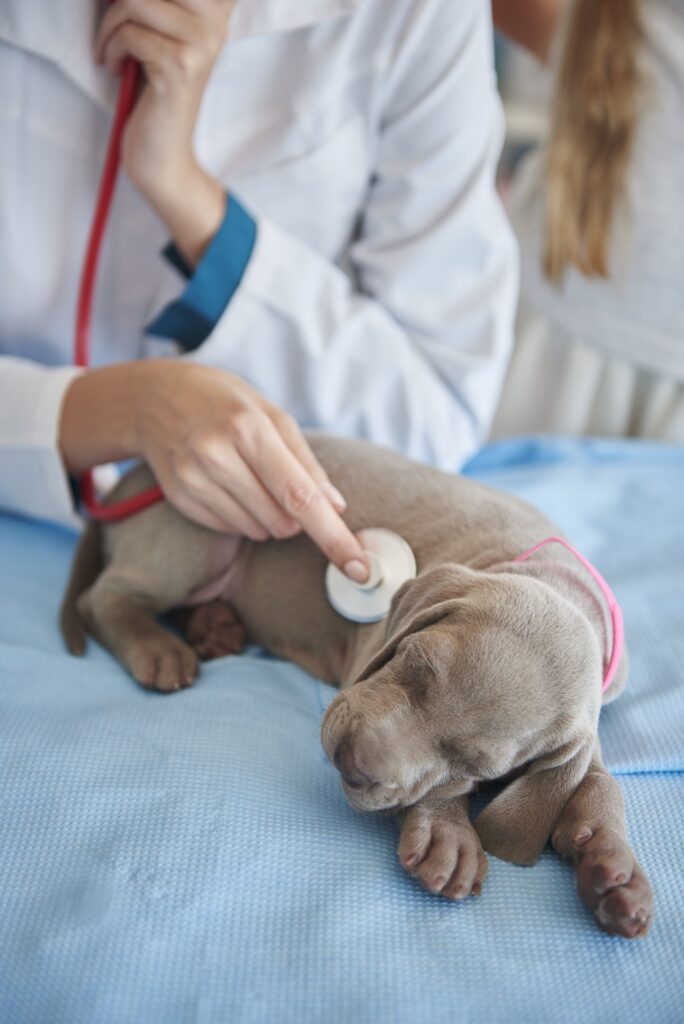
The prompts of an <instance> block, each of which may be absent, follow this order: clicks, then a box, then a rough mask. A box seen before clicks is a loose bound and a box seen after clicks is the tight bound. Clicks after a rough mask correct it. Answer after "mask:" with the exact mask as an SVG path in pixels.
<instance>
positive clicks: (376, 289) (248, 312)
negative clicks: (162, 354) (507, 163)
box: [192, 0, 518, 470]
mask: <svg viewBox="0 0 684 1024" xmlns="http://www.w3.org/2000/svg"><path fill="white" fill-rule="evenodd" d="M415 10H416V11H417V12H418V13H416V18H415V23H414V24H412V25H411V26H409V31H407V33H406V38H405V40H404V42H403V43H402V45H401V47H400V50H399V52H398V53H397V54H396V56H395V59H394V60H393V62H392V66H391V68H390V69H389V70H388V72H387V74H385V75H384V76H383V78H382V83H381V88H382V91H383V95H382V103H381V105H380V106H381V109H380V114H379V117H380V119H381V126H380V128H379V130H378V136H379V138H378V140H377V153H376V158H375V161H374V168H373V174H372V177H371V179H370V182H369V193H368V197H367V202H366V203H365V205H364V209H363V215H362V220H361V222H360V225H359V231H358V236H357V237H356V240H355V241H354V242H353V243H352V245H351V249H350V255H351V267H350V271H351V273H350V274H347V273H345V272H344V271H343V270H342V269H340V267H338V266H336V265H335V264H333V263H332V262H330V261H329V260H328V259H326V258H325V257H323V256H322V255H321V254H320V253H318V252H317V251H315V249H314V248H313V247H312V246H311V245H309V244H306V243H304V242H303V241H302V240H300V239H298V238H297V237H295V235H294V234H292V233H288V232H287V231H285V230H283V229H282V228H281V227H279V226H278V224H276V223H274V222H273V221H272V220H269V219H267V218H265V217H260V216H259V215H258V211H254V210H252V211H251V212H252V214H253V215H254V216H255V219H256V222H257V233H256V244H255V247H254V252H253V255H252V258H251V260H250V262H249V264H248V265H247V268H246V270H245V273H244V276H243V278H242V282H241V284H240V287H239V288H238V289H237V291H236V293H235V295H234V296H233V299H232V301H231V302H230V303H229V305H228V306H227V308H226V311H225V313H224V314H223V315H222V316H221V317H220V319H219V320H218V322H217V324H216V326H215V328H214V330H213V331H212V332H211V334H210V335H209V337H208V339H207V341H206V342H205V344H204V345H202V346H201V348H200V349H199V350H198V351H197V352H195V353H194V354H193V356H192V358H195V359H199V360H201V361H205V362H207V363H210V364H214V365H219V366H224V367H225V368H228V369H230V370H232V371H233V372H235V373H237V374H239V375H241V376H242V377H243V378H245V379H246V380H248V381H250V382H251V383H252V384H253V385H254V386H255V387H256V388H257V389H258V390H259V391H261V392H262V393H263V394H265V395H266V397H268V398H269V399H270V400H271V401H273V402H274V403H276V404H277V405H279V406H281V407H283V408H285V409H287V410H288V411H289V412H291V413H292V414H293V415H295V416H296V417H297V418H298V420H299V421H300V422H301V423H302V424H303V425H305V426H314V427H320V428H324V429H326V428H327V429H330V430H334V431H337V432H339V433H344V434H355V435H358V436H363V437H367V438H370V439H371V440H373V441H375V442H378V443H381V444H386V445H389V446H391V447H395V448H398V449H400V450H402V451H404V452H406V453H407V454H409V455H412V456H414V457H416V458H419V459H424V460H427V461H429V462H431V463H433V464H436V465H438V466H440V467H442V468H444V469H448V470H454V469H457V468H458V467H459V466H460V465H461V464H462V463H463V461H464V459H465V458H467V457H468V456H469V455H470V454H471V453H472V452H473V451H474V450H475V449H476V447H477V446H478V445H479V444H480V443H481V441H482V440H483V439H484V437H485V436H486V433H487V430H488V426H489V424H490V421H491V418H492V416H493V413H494V409H495V405H496V401H497V398H498V394H499V390H500V386H501V382H502V377H503V374H504V371H505V366H506V362H507V358H508V355H509V350H510V346H511V342H512V331H513V318H514V312H515V302H516V292H517V272H518V270H517V250H516V246H515V242H514V239H513V235H512V232H511V230H510V228H509V225H508V222H507V220H506V218H505V215H504V213H503V211H502V208H501V206H500V202H499V199H498V197H497V194H496V190H495V169H496V163H497V159H498V155H499V152H500V147H501V142H502V135H503V130H502V127H503V119H502V113H501V106H500V102H499V98H498V94H497V91H496V83H495V75H494V68H493V55H492V49H493V48H492V31H491V22H490V14H489V11H488V5H487V4H484V3H482V2H481V0H463V2H461V3H459V4H458V5H451V4H430V3H427V2H426V3H424V4H422V5H420V4H417V5H416V8H415ZM455 23H456V24H455Z"/></svg>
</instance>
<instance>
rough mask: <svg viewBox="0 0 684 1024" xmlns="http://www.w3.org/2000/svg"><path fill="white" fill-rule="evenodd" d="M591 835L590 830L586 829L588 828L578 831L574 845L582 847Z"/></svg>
mask: <svg viewBox="0 0 684 1024" xmlns="http://www.w3.org/2000/svg"><path fill="white" fill-rule="evenodd" d="M593 834H594V833H593V832H592V831H591V829H588V828H583V829H581V831H579V832H578V833H577V835H576V836H575V845H576V846H582V845H583V844H584V843H586V842H587V841H588V840H589V839H591V837H592V836H593Z"/></svg>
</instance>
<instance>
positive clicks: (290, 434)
mask: <svg viewBox="0 0 684 1024" xmlns="http://www.w3.org/2000/svg"><path fill="white" fill-rule="evenodd" d="M136 367H137V369H136V383H135V387H136V390H137V394H138V399H137V400H136V401H135V403H134V409H135V410H136V411H135V425H134V430H135V433H136V436H137V440H136V443H135V447H136V450H137V451H139V453H140V455H141V456H142V457H143V458H144V459H145V461H146V462H147V463H148V464H149V465H150V467H151V468H152V470H153V471H154V474H155V476H156V478H157V480H158V481H159V483H160V485H161V487H162V488H163V490H164V494H165V495H166V497H167V498H168V500H169V501H170V502H171V503H172V504H173V505H175V507H176V508H177V509H178V510H179V511H180V512H182V513H183V514H184V515H186V516H188V518H190V519H193V520H194V521H195V522H198V523H201V524H202V525H204V526H208V527H210V528H211V529H215V530H221V531H224V532H228V533H239V534H243V535H245V536H247V537H250V538H251V539H252V540H266V539H267V538H268V537H278V538H286V537H292V536H294V535H295V534H297V533H299V532H300V531H301V530H304V531H305V532H306V533H308V534H309V536H310V537H311V539H312V540H313V541H314V542H315V543H316V544H317V545H318V547H319V548H320V549H321V550H322V551H323V553H324V554H325V555H326V556H327V557H328V559H329V560H330V561H332V562H334V563H335V565H337V566H338V568H340V569H341V570H342V571H343V572H346V574H347V575H348V576H351V577H352V578H353V579H356V580H357V581H359V582H363V581H364V580H365V579H366V578H367V567H366V561H365V556H364V554H363V549H362V548H361V546H360V544H359V542H358V541H357V540H356V538H355V537H354V535H353V534H352V533H351V532H350V530H349V529H348V528H347V527H346V526H345V524H344V523H343V521H342V519H341V518H340V512H342V511H343V510H344V507H345V502H344V499H343V498H342V496H341V495H340V494H339V492H338V491H337V490H336V489H335V488H334V487H333V485H332V484H331V483H330V481H329V480H328V477H327V475H326V473H325V471H324V469H323V468H322V466H321V465H320V464H319V463H318V462H317V460H316V458H315V457H314V455H313V452H312V451H311V449H310V448H309V446H308V444H307V443H306V441H305V439H304V437H303V435H302V433H301V431H300V430H299V427H298V426H297V424H296V423H295V421H294V420H293V419H292V417H291V416H288V415H287V414H286V413H283V412H282V411H281V410H280V409H277V408H276V407H275V406H273V405H271V404H270V403H269V402H267V401H266V400H265V399H264V398H262V397H261V396H260V395H259V394H258V393H257V392H256V391H254V389H253V388H251V387H250V386H249V385H248V384H246V383H245V382H244V381H242V380H240V379H239V378H238V377H235V376H234V375H233V374H231V373H227V372H225V371H223V370H216V369H214V368H212V367H205V366H197V365H195V364H190V363H184V362H181V361H176V360H170V359H169V360H167V359H160V360H144V361H142V362H141V363H138V364H136Z"/></svg>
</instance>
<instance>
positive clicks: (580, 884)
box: [577, 829, 653, 939]
mask: <svg viewBox="0 0 684 1024" xmlns="http://www.w3.org/2000/svg"><path fill="white" fill-rule="evenodd" d="M577 891H578V893H579V895H580V898H581V899H582V901H583V902H584V903H585V904H586V905H587V906H588V907H590V908H591V909H592V910H593V911H594V915H595V917H596V920H597V921H598V923H599V925H600V926H601V928H603V930H604V931H606V932H608V933H609V934H611V935H621V936H623V937H624V938H627V939H633V938H639V937H641V936H643V935H645V934H646V932H647V931H648V928H649V926H650V923H651V917H652V914H653V894H652V892H651V887H650V885H649V883H648V879H647V878H646V876H645V875H644V873H643V871H642V870H641V868H640V867H639V864H638V863H637V860H636V858H635V856H634V854H633V852H632V850H631V849H630V847H629V846H628V845H627V843H626V842H625V841H624V839H622V837H621V836H618V835H616V834H615V833H611V832H609V831H608V830H601V829H599V830H597V831H596V832H595V833H594V834H592V836H591V838H590V839H589V840H586V841H584V842H582V843H581V845H579V846H578V855H577Z"/></svg>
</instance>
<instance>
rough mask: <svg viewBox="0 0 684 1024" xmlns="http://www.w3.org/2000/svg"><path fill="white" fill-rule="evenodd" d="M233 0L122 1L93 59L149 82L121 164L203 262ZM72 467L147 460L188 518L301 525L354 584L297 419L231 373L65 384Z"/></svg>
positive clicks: (179, 365) (158, 371) (260, 529)
mask: <svg viewBox="0 0 684 1024" xmlns="http://www.w3.org/2000/svg"><path fill="white" fill-rule="evenodd" d="M231 7H232V4H231V3H228V2H225V0H223V2H222V0H115V2H114V3H112V4H111V5H110V6H109V7H108V8H107V10H106V12H105V14H104V17H103V19H102V22H101V25H100V29H99V32H98V36H97V40H96V44H95V53H96V59H98V60H100V61H102V62H103V63H105V64H106V65H107V67H108V68H110V70H111V71H112V72H113V73H120V71H121V69H122V67H123V64H124V62H125V60H126V59H127V58H129V57H130V58H133V59H134V60H135V61H137V62H138V63H139V64H140V65H141V67H142V70H143V74H144V79H145V84H144V87H143V89H142V92H141V94H140V97H139V99H138V101H137V103H136V105H135V108H134V110H133V112H132V114H131V115H130V117H129V119H128V120H127V122H126V125H125V129H124V134H123V137H122V150H121V157H122V164H123V167H124V169H125V171H126V173H127V174H128V176H129V177H130V178H131V180H132V181H133V182H134V184H135V185H136V186H137V188H138V189H139V190H140V191H141V192H142V194H143V195H144V196H145V197H146V198H147V199H148V201H149V202H150V203H151V204H152V206H153V207H154V208H155V209H156V210H157V212H158V213H159V215H160V216H161V217H162V219H163V220H164V221H165V223H166V224H167V226H168V228H169V231H170V233H171V235H172V236H173V238H174V240H175V242H176V245H177V246H178V248H179V249H180V250H181V251H182V252H183V254H184V256H185V257H186V259H187V260H188V262H189V263H190V264H195V263H196V262H197V261H198V260H199V259H200V258H201V255H202V253H203V251H204V249H205V247H206V245H207V244H208V242H209V241H210V240H211V238H212V237H213V235H214V233H215V232H216V230H217V229H218V227H219V225H220V223H221V221H222V218H223V216H224V211H225V201H226V200H225V194H224V191H223V188H222V187H221V185H220V184H219V183H218V182H217V181H215V180H214V179H213V178H211V176H210V175H208V174H207V173H206V172H205V171H204V170H203V169H202V168H201V167H200V166H199V165H198V164H197V162H196V159H195V156H194V151H193V145H192V138H193V132H194V127H195V121H196V118H197V113H198V110H199V106H200V102H201V99H202V95H203V92H204V88H205V86H206V83H207V81H208V78H209V74H210V72H211V69H212V67H213V64H214V62H215V60H216V57H217V56H218V53H219V51H220V49H221V46H222V44H223V42H224V40H225V37H226V33H227V26H228V20H229V15H230V9H231ZM60 448H61V451H62V454H63V457H64V461H65V463H66V465H67V468H68V469H69V470H70V471H71V472H76V473H79V472H82V471H83V470H85V469H88V468H90V467H91V466H93V465H97V464H98V463H101V462H106V461H111V460H115V459H122V458H127V457H130V456H139V457H142V458H144V459H145V461H146V462H148V464H149V465H150V467H151V468H152V470H153V471H154V473H155V475H156V477H157V479H158V481H159V483H160V484H161V486H162V488H163V490H164V494H165V496H166V497H167V498H168V500H169V501H170V502H171V503H172V504H173V505H175V506H176V507H177V508H178V509H179V511H181V512H183V514H185V515H187V516H188V517H189V518H190V519H193V520H195V521H196V522H199V523H201V524H202V525H205V526H208V527H210V528H212V529H217V530H221V531H224V532H230V533H240V534H244V535H246V536H248V537H250V538H252V539H255V540H262V539H265V538H266V537H269V536H274V537H288V536H293V535H294V534H296V533H298V532H300V531H301V530H304V531H305V532H306V533H308V534H309V535H310V536H311V538H312V539H313V540H314V542H315V543H316V544H317V545H318V546H319V547H320V548H321V550H322V551H323V552H324V553H325V554H326V555H327V557H328V558H329V559H330V560H331V561H332V562H334V563H335V564H336V565H337V566H339V567H340V568H341V569H343V570H344V571H345V572H346V573H347V574H348V575H350V576H351V577H352V578H355V579H357V580H359V581H363V580H365V579H366V576H367V568H366V558H365V555H364V554H363V549H362V548H361V545H360V544H359V542H358V541H357V539H356V538H355V537H354V536H353V534H352V533H351V532H350V531H349V530H348V529H347V527H346V526H345V525H344V523H343V522H342V520H341V518H340V515H339V513H340V512H341V511H343V510H344V499H343V498H342V496H341V495H340V494H339V492H338V491H337V490H336V489H335V488H334V487H333V485H332V484H331V483H330V481H329V480H328V478H327V476H326V473H325V471H324V470H323V468H322V467H321V466H320V465H319V463H318V462H317V460H316V458H315V456H314V455H313V453H312V451H311V449H310V448H309V446H308V444H307V443H306V440H305V439H304V437H303V435H302V434H301V431H300V430H299V428H298V426H297V425H296V423H295V422H294V420H293V419H292V418H291V417H290V416H288V415H286V414H285V413H283V412H281V411H280V410H279V409H276V408H275V407H274V406H272V405H271V404H270V403H269V402H267V401H266V400H265V399H264V398H262V396H260V395H259V394H258V393H257V392H256V391H254V389H253V388H251V387H250V386H249V385H248V384H246V383H245V382H244V381H242V380H240V379H238V378H237V377H235V376H234V375H232V374H230V373H226V372H224V371H221V370H216V369H211V368H207V367H203V366H198V365H194V364H189V363H186V362H181V361H175V360H148V361H142V362H134V363H128V364H123V365H118V366H114V367H107V368H104V369H101V370H96V371H92V372H90V373H87V374H84V375H83V376H82V377H80V378H77V379H76V380H75V381H74V383H73V384H72V385H71V387H70V388H69V390H68V392H67V395H66V398H65V401H64V406H63V413H62V422H61V426H60Z"/></svg>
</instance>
